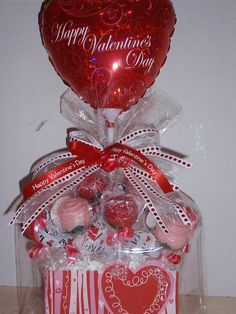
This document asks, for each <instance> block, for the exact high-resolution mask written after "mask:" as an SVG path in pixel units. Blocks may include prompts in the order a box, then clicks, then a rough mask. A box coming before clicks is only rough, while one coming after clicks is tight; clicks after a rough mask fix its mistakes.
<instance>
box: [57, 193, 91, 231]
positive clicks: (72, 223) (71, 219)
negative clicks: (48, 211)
mask: <svg viewBox="0 0 236 314" xmlns="http://www.w3.org/2000/svg"><path fill="white" fill-rule="evenodd" d="M53 207H54V208H52V210H54V211H56V214H57V216H58V220H59V223H60V226H61V228H62V229H63V230H65V231H67V232H71V231H73V229H75V228H76V227H85V226H88V225H89V223H90V212H89V202H88V201H87V200H86V199H83V198H71V197H63V198H61V199H59V200H58V201H57V202H56V203H55V204H54V206H53Z"/></svg>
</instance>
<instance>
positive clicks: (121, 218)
mask: <svg viewBox="0 0 236 314" xmlns="http://www.w3.org/2000/svg"><path fill="white" fill-rule="evenodd" d="M103 208H104V217H105V219H106V221H107V222H108V223H109V224H110V225H111V226H113V227H115V228H118V229H122V228H125V227H128V228H130V227H132V225H133V224H134V223H135V222H136V220H137V218H138V208H137V204H136V203H135V201H134V199H133V197H132V196H127V195H122V196H116V197H111V198H110V199H108V200H106V202H105V204H104V206H103Z"/></svg>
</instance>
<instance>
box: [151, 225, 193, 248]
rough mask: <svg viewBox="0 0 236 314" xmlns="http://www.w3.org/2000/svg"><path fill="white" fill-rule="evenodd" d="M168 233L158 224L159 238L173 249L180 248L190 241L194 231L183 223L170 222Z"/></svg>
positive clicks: (157, 232) (157, 233)
mask: <svg viewBox="0 0 236 314" xmlns="http://www.w3.org/2000/svg"><path fill="white" fill-rule="evenodd" d="M167 229H168V231H169V232H168V233H165V232H164V231H163V230H162V229H161V228H160V227H159V226H156V229H155V231H156V235H157V238H158V240H159V241H160V242H161V243H163V244H167V245H168V246H169V247H170V248H171V249H173V250H179V249H181V248H182V247H184V245H185V244H186V243H187V242H188V240H189V239H190V238H191V236H192V231H191V230H190V228H189V227H187V226H184V225H183V224H177V223H176V224H168V225H167Z"/></svg>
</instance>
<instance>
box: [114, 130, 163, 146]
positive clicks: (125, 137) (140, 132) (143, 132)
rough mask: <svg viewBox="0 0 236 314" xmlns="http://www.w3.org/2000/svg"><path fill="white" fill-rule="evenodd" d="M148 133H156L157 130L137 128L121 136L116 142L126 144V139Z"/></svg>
mask: <svg viewBox="0 0 236 314" xmlns="http://www.w3.org/2000/svg"><path fill="white" fill-rule="evenodd" d="M148 133H154V134H157V133H158V130H156V129H141V130H137V131H134V132H132V133H129V134H128V135H126V136H124V137H122V138H121V139H120V140H119V141H118V143H120V144H126V143H127V142H128V141H130V140H132V139H134V138H135V137H136V136H142V135H144V134H148Z"/></svg>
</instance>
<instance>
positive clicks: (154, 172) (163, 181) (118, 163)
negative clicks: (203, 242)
mask: <svg viewBox="0 0 236 314" xmlns="http://www.w3.org/2000/svg"><path fill="white" fill-rule="evenodd" d="M149 133H156V130H153V129H147V130H145V129H144V130H137V131H135V132H133V133H131V134H129V135H128V136H125V137H123V138H122V139H121V140H119V141H118V143H115V144H113V145H111V146H108V147H106V148H102V145H100V143H98V142H97V141H96V139H95V138H94V137H93V136H92V135H91V134H89V133H87V132H83V131H73V132H71V133H69V141H68V148H69V151H70V153H69V155H68V156H67V157H69V158H71V160H70V161H67V162H66V163H63V164H61V165H60V166H58V167H55V168H54V169H52V170H51V171H49V172H47V173H44V174H43V175H42V176H40V177H38V178H36V179H35V180H34V181H32V182H31V183H30V184H29V185H27V186H26V187H25V188H24V189H23V195H24V199H25V203H23V205H22V206H21V207H20V208H19V209H18V210H17V212H16V214H15V216H14V217H13V219H12V221H11V222H10V223H11V224H12V223H15V222H16V221H17V218H18V217H19V216H20V215H21V212H22V211H24V210H25V208H26V206H29V204H30V202H31V200H33V198H34V196H36V195H38V194H39V193H41V192H42V193H43V191H44V190H47V189H50V188H51V187H54V186H55V185H60V184H62V183H64V182H65V181H67V180H70V179H73V181H71V180H70V183H68V185H67V186H66V187H64V188H63V189H62V188H60V189H59V191H58V192H57V193H55V195H52V196H51V197H50V198H49V199H48V200H46V201H45V202H44V204H43V205H42V206H40V207H38V208H36V209H35V210H34V212H33V213H32V214H31V216H30V217H27V221H26V222H24V225H23V227H22V232H23V233H24V232H25V231H26V230H27V228H28V227H29V226H30V224H31V223H32V222H33V221H34V220H35V219H36V218H37V217H38V216H39V215H40V214H41V213H42V211H43V210H44V209H45V206H44V205H45V204H46V203H47V206H48V205H49V204H51V203H53V201H55V199H56V198H57V197H60V196H61V195H62V194H63V193H64V191H67V190H68V189H70V188H71V187H74V186H75V184H79V183H80V182H82V181H83V180H84V179H86V177H88V176H89V175H91V174H92V173H93V172H95V171H97V170H98V169H99V168H100V169H102V170H104V171H106V172H112V171H113V170H115V169H117V168H120V169H123V171H124V174H125V176H126V177H127V179H128V180H129V181H130V183H131V184H132V185H133V186H135V188H136V190H137V191H138V192H139V194H140V195H141V197H142V198H143V200H144V201H145V203H146V204H147V208H148V209H149V210H150V212H151V213H152V214H153V215H154V218H155V219H156V222H157V223H158V224H159V225H160V226H161V228H163V230H165V232H168V230H167V228H166V227H165V225H164V222H163V221H162V219H161V217H160V216H159V215H158V211H157V210H156V209H155V208H154V204H153V203H152V201H151V199H150V198H149V196H148V195H149V192H150V191H148V187H149V185H148V184H146V185H145V184H144V183H145V182H144V183H143V178H142V176H139V175H137V173H139V171H138V172H137V173H136V171H133V169H136V170H137V169H140V172H142V173H143V174H144V175H145V177H148V178H150V179H151V180H152V181H153V182H155V183H156V184H157V185H158V186H159V187H160V188H161V190H162V191H163V193H165V194H166V193H169V192H172V191H173V188H172V185H171V183H170V182H169V181H168V179H167V177H166V176H165V174H164V173H163V172H162V171H161V170H160V169H159V168H158V166H157V165H156V164H155V163H153V162H152V161H151V160H150V159H149V158H148V157H147V156H148V155H150V149H149V148H148V149H146V150H141V151H140V150H136V149H135V148H133V147H130V146H126V145H125V143H126V142H127V141H129V139H132V140H133V139H135V137H138V136H144V135H145V134H149ZM151 149H152V148H151ZM158 149H159V148H158ZM70 154H71V155H70ZM145 155H146V156H145ZM169 156H170V155H168V156H167V157H168V162H172V161H173V160H174V159H171V158H170V157H169ZM145 190H147V192H146V191H145ZM177 214H179V213H178V212H177ZM125 235H127V232H125Z"/></svg>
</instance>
